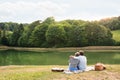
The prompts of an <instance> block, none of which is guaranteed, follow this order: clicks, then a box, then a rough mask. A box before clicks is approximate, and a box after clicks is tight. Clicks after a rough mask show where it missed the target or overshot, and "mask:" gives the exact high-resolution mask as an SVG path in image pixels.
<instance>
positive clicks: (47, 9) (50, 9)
mask: <svg viewBox="0 0 120 80" xmlns="http://www.w3.org/2000/svg"><path fill="white" fill-rule="evenodd" d="M0 4H1V5H0V18H1V19H2V20H3V21H24V22H29V21H31V20H32V21H33V20H37V19H41V18H42V19H43V18H46V17H48V16H59V15H61V14H64V13H65V12H66V9H67V8H68V7H69V5H67V4H59V5H58V4H56V3H53V2H50V1H44V2H38V3H33V2H14V3H10V2H6V3H0Z"/></svg>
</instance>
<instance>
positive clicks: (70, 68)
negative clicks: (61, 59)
mask: <svg viewBox="0 0 120 80" xmlns="http://www.w3.org/2000/svg"><path fill="white" fill-rule="evenodd" d="M69 70H70V71H76V70H78V68H73V67H69Z"/></svg>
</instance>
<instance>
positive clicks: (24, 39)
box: [19, 20, 40, 46]
mask: <svg viewBox="0 0 120 80" xmlns="http://www.w3.org/2000/svg"><path fill="white" fill-rule="evenodd" d="M37 25H40V21H39V20H38V21H34V22H32V23H31V24H29V25H27V26H26V27H25V30H24V32H23V33H22V36H20V38H19V46H31V45H30V43H29V39H30V36H31V35H32V32H33V31H34V29H35V27H36V26H37Z"/></svg>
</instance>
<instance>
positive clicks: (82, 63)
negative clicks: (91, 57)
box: [74, 56, 87, 70]
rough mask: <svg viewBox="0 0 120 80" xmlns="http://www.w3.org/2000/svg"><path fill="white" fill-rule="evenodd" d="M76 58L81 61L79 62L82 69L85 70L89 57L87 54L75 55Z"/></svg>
mask: <svg viewBox="0 0 120 80" xmlns="http://www.w3.org/2000/svg"><path fill="white" fill-rule="evenodd" d="M74 59H78V60H79V61H80V62H79V64H78V66H79V68H80V70H85V69H86V67H87V58H86V56H79V57H74Z"/></svg>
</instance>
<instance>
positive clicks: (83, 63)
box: [69, 50, 87, 72]
mask: <svg viewBox="0 0 120 80" xmlns="http://www.w3.org/2000/svg"><path fill="white" fill-rule="evenodd" d="M86 67H87V58H86V56H84V51H81V50H80V51H79V52H76V53H75V55H74V56H73V55H71V56H70V59H69V71H71V72H74V71H77V70H81V71H84V70H85V69H86Z"/></svg>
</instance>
